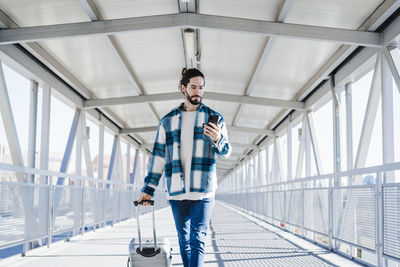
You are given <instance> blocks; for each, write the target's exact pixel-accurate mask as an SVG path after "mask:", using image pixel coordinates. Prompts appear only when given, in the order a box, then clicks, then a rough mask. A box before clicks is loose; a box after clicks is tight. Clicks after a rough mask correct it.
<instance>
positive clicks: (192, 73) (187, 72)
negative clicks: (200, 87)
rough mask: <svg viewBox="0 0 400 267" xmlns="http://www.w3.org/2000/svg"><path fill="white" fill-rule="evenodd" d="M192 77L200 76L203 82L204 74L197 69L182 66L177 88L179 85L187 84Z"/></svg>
mask: <svg viewBox="0 0 400 267" xmlns="http://www.w3.org/2000/svg"><path fill="white" fill-rule="evenodd" d="M193 77H202V78H203V80H204V83H205V78H204V74H203V73H202V72H201V71H199V70H198V69H195V68H193V69H186V68H183V69H182V78H181V80H180V81H179V90H180V89H181V86H182V85H183V86H185V87H186V86H187V84H188V83H189V82H190V79H191V78H193Z"/></svg>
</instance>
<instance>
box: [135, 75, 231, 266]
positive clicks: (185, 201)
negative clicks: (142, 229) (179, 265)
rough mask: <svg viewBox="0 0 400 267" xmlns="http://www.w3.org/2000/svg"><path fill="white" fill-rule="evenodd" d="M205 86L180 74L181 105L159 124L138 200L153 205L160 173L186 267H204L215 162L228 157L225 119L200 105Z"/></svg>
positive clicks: (198, 78)
mask: <svg viewBox="0 0 400 267" xmlns="http://www.w3.org/2000/svg"><path fill="white" fill-rule="evenodd" d="M204 84H205V80H204V75H203V73H201V72H200V71H199V70H197V69H188V70H186V69H183V71H182V79H181V81H180V83H179V85H180V90H181V91H182V94H183V95H184V97H185V102H184V103H182V104H181V105H180V106H179V107H177V108H174V109H173V110H172V111H171V112H169V113H168V114H167V115H165V116H164V117H163V118H162V119H161V121H160V124H159V127H158V131H157V136H156V141H155V143H154V147H153V152H152V157H151V159H150V166H149V173H148V175H147V177H146V178H145V184H144V186H143V188H142V194H141V196H140V198H139V201H141V200H150V199H151V197H152V196H153V193H154V190H155V188H156V187H157V185H158V183H159V180H160V178H161V175H162V172H163V171H164V172H165V178H166V181H167V188H168V199H169V202H170V204H171V209H172V213H173V216H174V220H175V226H176V230H177V232H178V238H179V247H180V252H181V257H182V261H183V265H184V266H185V267H199V266H203V263H204V239H205V236H206V232H207V228H208V225H209V222H210V218H211V213H212V210H213V207H214V202H215V190H216V189H217V176H216V161H215V156H219V157H221V158H228V157H229V155H230V152H231V146H230V144H229V141H228V135H227V130H226V126H225V122H224V119H223V117H222V116H221V115H220V114H219V113H217V112H215V111H214V110H212V109H210V108H209V107H207V106H205V105H204V104H202V103H201V101H202V97H203V94H204ZM210 115H218V117H219V119H218V122H217V123H216V124H214V123H212V122H209V123H207V122H208V118H209V117H210ZM144 205H146V204H144Z"/></svg>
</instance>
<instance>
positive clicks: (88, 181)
mask: <svg viewBox="0 0 400 267" xmlns="http://www.w3.org/2000/svg"><path fill="white" fill-rule="evenodd" d="M17 175H24V176H26V175H35V180H36V181H39V180H46V181H47V182H46V183H19V182H16V180H17V179H16V176H17ZM5 177H11V179H8V181H7V179H6V178H5ZM40 177H41V178H40ZM43 177H45V179H42V178H43ZM55 177H63V178H65V181H64V185H57V184H56V183H55V180H54V178H55ZM10 180H11V181H10ZM164 191H165V190H163V189H157V190H156V193H155V200H156V201H155V203H156V204H155V209H160V208H163V207H166V206H167V205H168V202H167V200H166V195H165V192H164ZM139 195H140V190H136V188H135V186H134V185H133V184H127V183H123V182H118V181H107V180H101V179H95V178H91V177H84V176H79V175H73V174H67V173H58V172H53V171H45V170H39V169H33V168H24V167H18V166H14V165H9V164H4V163H0V250H1V249H5V248H9V247H13V246H17V245H21V244H24V249H23V252H22V254H23V255H24V254H25V253H26V251H27V250H28V249H29V247H28V246H27V244H28V243H29V242H37V241H39V242H42V241H44V243H46V244H47V246H50V244H51V243H52V239H53V237H54V236H55V235H60V234H62V235H64V236H65V239H69V238H70V237H71V236H73V235H77V234H84V232H85V230H87V229H93V230H95V229H96V228H99V227H104V226H106V225H107V224H111V225H112V224H114V223H117V222H120V221H121V220H125V219H128V218H131V217H136V213H135V207H134V204H133V201H134V200H137V199H138V198H139ZM146 212H150V209H148V210H147V209H141V213H146Z"/></svg>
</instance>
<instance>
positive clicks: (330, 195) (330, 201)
mask: <svg viewBox="0 0 400 267" xmlns="http://www.w3.org/2000/svg"><path fill="white" fill-rule="evenodd" d="M333 183H335V178H333V179H332V177H329V189H328V190H329V191H328V227H329V229H328V237H329V250H331V251H332V250H333Z"/></svg>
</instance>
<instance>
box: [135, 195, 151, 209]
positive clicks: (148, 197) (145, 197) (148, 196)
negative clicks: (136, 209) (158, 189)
mask: <svg viewBox="0 0 400 267" xmlns="http://www.w3.org/2000/svg"><path fill="white" fill-rule="evenodd" d="M142 200H151V196H150V195H149V194H146V193H143V192H142V193H141V194H140V197H139V200H138V202H140V201H142ZM149 205H150V204H149V202H145V203H143V204H140V206H149Z"/></svg>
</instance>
